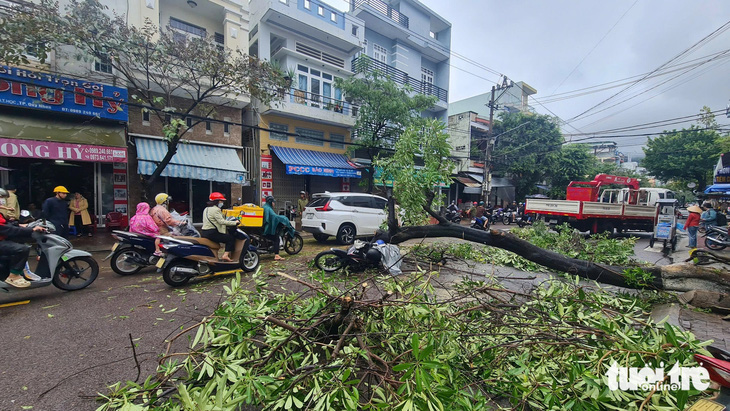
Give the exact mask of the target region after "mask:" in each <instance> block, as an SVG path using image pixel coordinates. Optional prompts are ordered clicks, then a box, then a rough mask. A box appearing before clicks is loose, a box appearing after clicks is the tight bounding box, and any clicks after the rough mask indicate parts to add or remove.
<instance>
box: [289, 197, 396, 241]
mask: <svg viewBox="0 0 730 411" xmlns="http://www.w3.org/2000/svg"><path fill="white" fill-rule="evenodd" d="M387 203H388V200H386V199H384V198H383V197H379V196H375V195H372V194H365V193H329V192H324V193H320V194H314V195H312V201H310V202H309V204H307V207H306V208H305V209H304V214H303V215H302V230H304V231H306V232H309V233H312V234H314V238H315V239H316V240H317V241H319V242H323V241H325V240H327V238H328V237H329V236H331V235H333V236H336V237H337V241H339V242H340V243H341V244H352V243H353V242H354V241H355V237H359V236H371V235H374V234H375V230H377V229H378V228H379V227H380V225H381V224H382V223H383V221H386V220H387V218H388V215H387V214H386V212H385V207H386V205H387Z"/></svg>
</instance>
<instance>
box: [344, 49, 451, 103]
mask: <svg viewBox="0 0 730 411" xmlns="http://www.w3.org/2000/svg"><path fill="white" fill-rule="evenodd" d="M361 59H367V63H364V62H362V61H360V60H361ZM364 68H367V70H368V71H374V70H377V71H379V72H381V73H382V74H383V75H385V76H386V77H390V78H391V79H392V80H393V81H395V82H396V83H398V84H402V85H406V84H407V85H409V86H410V87H411V88H412V89H413V91H415V92H416V93H420V94H425V95H427V96H436V97H437V98H438V99H439V101H443V102H444V103H446V102H448V101H449V92H448V91H447V90H444V89H442V88H441V87H438V86H434V85H433V84H431V83H425V82H423V81H419V80H416V79H414V78H413V77H411V76H409V75H408V73H406V72H405V71H402V70H398V69H397V68H395V67H393V66H389V65H387V64H385V63H383V62H381V61H377V60H374V59H371V58H369V57H355V58H354V59H353V60H352V71H353V72H355V74H358V73H362V72H363V71H364Z"/></svg>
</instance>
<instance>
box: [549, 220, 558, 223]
mask: <svg viewBox="0 0 730 411" xmlns="http://www.w3.org/2000/svg"><path fill="white" fill-rule="evenodd" d="M557 223H558V220H550V224H557Z"/></svg>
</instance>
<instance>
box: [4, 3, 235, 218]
mask: <svg viewBox="0 0 730 411" xmlns="http://www.w3.org/2000/svg"><path fill="white" fill-rule="evenodd" d="M103 3H104V4H105V5H107V6H109V8H110V12H114V13H116V14H119V15H124V16H125V18H126V21H127V22H128V24H129V25H131V26H141V25H142V24H143V23H144V21H145V20H146V19H149V20H150V21H152V22H153V23H155V24H156V25H158V26H159V27H160V28H161V29H162V30H164V29H166V28H168V27H169V28H171V29H172V30H174V31H175V32H176V35H180V36H186V37H191V36H201V37H203V36H206V37H208V36H211V37H214V38H215V40H216V41H217V42H219V43H220V46H221V47H227V48H230V49H242V50H247V49H248V18H249V16H248V2H247V1H244V0H228V1H223V0H187V1H177V0H125V1H121V0H106V1H103ZM62 6H63V4H62ZM73 54H74V53H70V54H68V53H60V52H59V53H52V54H51V58H50V59H49V60H48V61H47V62H46V63H45V64H39V62H38V61H32V62H31V66H32V67H30V69H32V72H31V71H29V70H24V69H23V68H7V69H5V70H3V71H4V72H5V73H3V74H1V75H0V82H3V81H5V82H7V84H10V83H11V82H15V83H17V84H18V87H20V89H21V90H25V95H24V96H23V95H17V96H16V97H17V99H19V101H20V104H19V106H22V107H23V108H8V109H7V110H6V109H5V107H3V110H2V112H3V113H2V114H0V123H3V124H4V123H7V124H8V125H10V124H12V125H13V127H6V126H4V125H2V126H0V129H2V135H0V138H2V139H4V140H8V144H7V145H4V147H7V148H13V147H14V148H13V149H12V150H8V152H1V153H0V165H3V166H4V167H6V168H9V169H12V171H10V172H8V171H2V180H3V183H7V182H11V183H14V184H15V185H17V186H18V194H19V198H20V200H21V203H23V204H27V202H34V203H36V205H37V206H40V204H38V203H39V202H40V201H42V199H44V198H46V197H49V196H51V191H52V189H53V187H54V186H56V185H64V186H66V187H67V188H68V189H69V190H71V191H79V192H81V193H82V194H84V195H85V196H86V197H87V198H88V199H89V204H90V212H91V214H92V215H95V216H96V217H97V221H98V222H99V223H100V224H103V223H104V216H105V215H106V214H107V213H108V212H112V211H117V212H121V213H122V214H127V213H128V211H129V208H131V207H133V206H134V205H135V204H136V203H137V202H138V201H140V199H141V192H140V186H141V185H140V184H139V183H138V182H139V181H140V176H143V175H150V174H151V173H152V172H153V171H154V169H155V168H156V163H157V162H159V161H160V160H161V159H162V157H163V156H164V155H165V153H166V152H167V147H166V144H165V141H164V139H163V137H162V136H163V132H162V124H160V122H159V121H157V118H156V116H154V115H150V112H148V111H147V112H145V111H143V110H142V109H140V108H139V107H135V108H131V107H133V106H128V105H125V104H122V105H117V106H115V107H113V108H114V110H113V111H114V113H111V112H110V110H109V108H110V107H108V105H109V104H110V103H111V102H110V101H103V100H94V99H93V98H84V97H83V96H80V95H79V94H78V91H79V90H78V87H76V89H75V88H74V86H73V85H74V84H77V85H82V88H84V87H86V86H87V85H88V90H82V91H85V92H87V93H89V94H92V93H95V92H98V91H102V94H101V95H100V97H106V98H112V99H117V100H122V101H126V100H127V98H128V97H127V95H130V96H131V95H133V94H134V93H135V91H134V90H132V89H129V90H127V88H126V87H127V82H126V81H125V78H124V77H123V76H121V75H119V73H117V72H116V71H115V69H114V68H113V67H112V64H110V61H108V60H106V61H104V60H92V61H84V60H79V59H76V58H75V56H74V55H73ZM29 73H32V74H29ZM34 77H37V79H38V80H37V81H31V80H33V78H34ZM44 82H53V83H55V84H54V86H56V87H57V86H58V84H67V86H66V87H65V88H64V90H63V92H62V93H61V92H60V91H59V93H60V94H57V96H59V98H61V100H63V103H62V104H54V103H57V102H52V103H51V104H36V105H35V106H28V105H27V104H25V103H23V101H22V99H23V98H25V99H26V100H27V99H31V100H34V99H35V100H37V97H35V96H31V95H30V94H29V93H31V92H32V90H33V89H32V88H31V86H32V85H35V84H36V83H37V84H38V85H46V84H45V83H44ZM112 84H113V85H114V86H111V85H112ZM0 90H2V87H0ZM5 92H6V90H2V91H0V93H3V94H4V93H5ZM7 92H8V95H16V93H15V92H14V91H10V90H7ZM21 94H22V93H21ZM3 97H5V96H3ZM178 98H179V100H178V101H179V102H180V106H181V107H184V106H185V105H186V102H185V101H184V99H185V97H184V94H180V95H179V97H178ZM4 101H10V99H4ZM248 103H249V99H248V97H246V96H242V97H238V98H236V99H234V100H233V101H228V102H226V103H225V104H223V103H221V104H223V105H222V106H220V107H217V109H216V110H215V112H216V114H215V115H216V117H215V118H211V121H202V122H201V123H200V124H198V125H196V126H195V127H193V128H192V129H191V130H190V131H188V132H187V133H186V134H185V135H184V136H183V138H184V139H185V140H186V141H187V142H189V143H190V144H180V145H179V146H178V152H177V154H176V155H175V156H174V157H173V158H172V160H171V162H170V164H169V165H168V166H167V167H166V168H165V170H164V171H163V172H162V175H161V176H162V177H161V178H159V179H158V180H157V184H156V185H155V186H154V187H152V188H151V191H152V192H153V194H154V193H156V192H159V191H165V192H168V193H170V194H171V195H172V197H173V199H174V200H173V201H174V203H173V204H174V206H175V207H176V209H177V210H178V211H181V212H182V211H189V212H190V213H191V215H192V216H194V217H198V218H195V220H196V221H198V220H200V215H201V212H202V209H203V207H204V206H205V201H207V198H208V195H209V194H210V192H211V191H221V192H223V193H225V194H226V195H227V196H230V197H233V198H234V199H235V198H237V197H240V196H241V185H243V184H245V183H246V170H245V169H244V167H243V165H242V161H241V157H242V154H243V149H242V145H241V134H242V133H241V126H240V124H241V119H242V108H243V107H244V106H246V105H247V104H248ZM28 107H32V108H33V109H28ZM54 107H55V108H56V110H53V108H54ZM42 110H51V111H54V113H55V114H54V115H53V116H48V115H45V114H44V113H43V111H42ZM188 121H192V119H189V120H188ZM130 198H131V201H130ZM234 201H235V200H234ZM130 214H131V213H130Z"/></svg>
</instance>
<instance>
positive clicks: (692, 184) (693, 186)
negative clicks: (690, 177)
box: [687, 183, 697, 188]
mask: <svg viewBox="0 0 730 411" xmlns="http://www.w3.org/2000/svg"><path fill="white" fill-rule="evenodd" d="M687 187H689V188H695V187H697V184H695V183H689V184H687Z"/></svg>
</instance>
